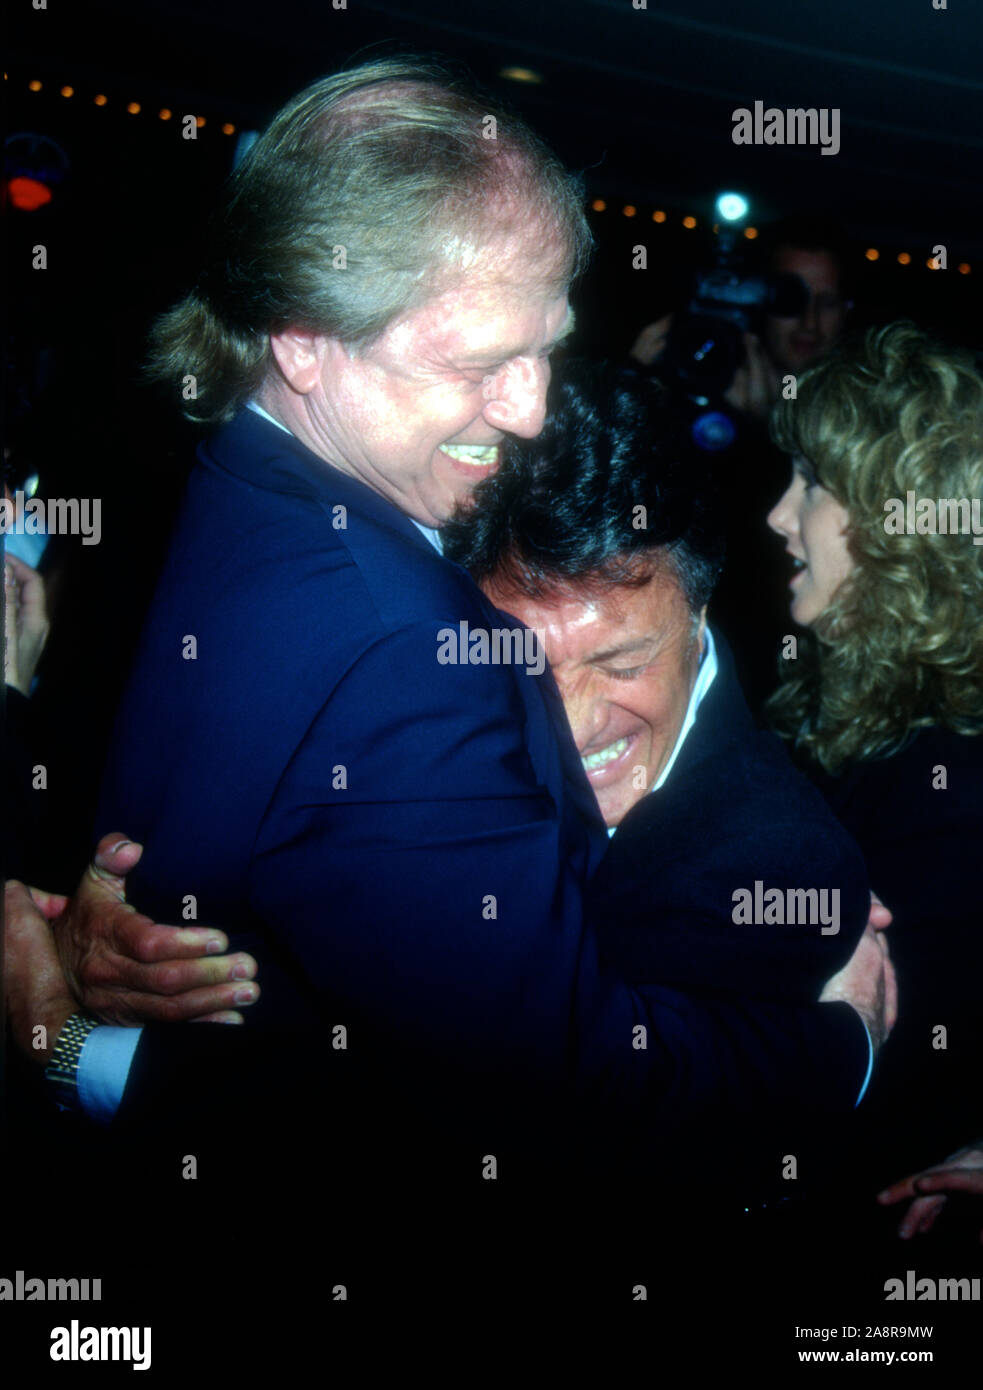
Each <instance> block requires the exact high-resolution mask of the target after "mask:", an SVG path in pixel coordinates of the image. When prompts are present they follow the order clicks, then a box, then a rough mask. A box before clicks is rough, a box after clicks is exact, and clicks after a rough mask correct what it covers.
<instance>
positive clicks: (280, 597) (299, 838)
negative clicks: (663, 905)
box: [99, 412, 866, 1145]
mask: <svg viewBox="0 0 983 1390" xmlns="http://www.w3.org/2000/svg"><path fill="white" fill-rule="evenodd" d="M199 459H200V461H199V465H198V467H197V468H196V469H195V471H194V473H193V474H192V477H191V479H190V483H189V488H188V493H187V497H186V499H185V502H184V505H183V508H182V510H181V514H180V517H179V520H178V524H177V529H176V533H175V536H174V539H173V542H172V546H171V550H170V554H169V558H168V561H167V564H166V567H165V569H164V572H163V575H162V577H161V580H160V584H159V587H158V591H157V594H156V597H155V599H154V602H153V605H152V608H151V611H150V614H149V617H148V620H147V624H146V628H145V630H144V634H143V639H142V642H141V645H140V650H139V654H138V657H137V660H136V666H135V670H134V672H133V675H132V678H131V681H130V684H129V688H128V692H127V695H126V697H125V699H124V703H123V706H122V710H121V714H120V718H119V722H118V727H117V732H116V735H115V738H114V743H113V753H112V756H111V760H110V764H109V767H108V769H107V774H106V779H105V785H104V792H103V797H102V807H101V812H100V818H99V825H100V826H102V827H105V826H109V825H113V826H122V827H125V828H126V831H127V833H129V834H130V835H132V836H133V837H134V838H136V839H139V840H140V841H142V842H143V843H144V844H145V845H146V850H145V854H144V859H143V862H142V863H141V865H140V866H139V870H138V872H137V873H135V874H134V875H133V881H132V897H133V899H134V901H136V902H138V903H139V904H140V905H141V907H142V908H144V909H145V910H147V911H150V912H152V913H153V914H154V915H155V916H157V917H158V919H160V920H165V921H180V920H181V915H182V904H183V902H184V900H185V899H186V897H188V896H189V895H191V896H193V897H194V898H195V900H196V904H197V918H198V920H200V921H202V922H210V923H215V924H217V925H219V926H221V927H223V928H224V929H225V930H227V931H229V933H230V935H231V936H232V939H233V944H234V946H236V947H248V948H249V949H252V950H254V951H255V952H256V954H257V955H258V957H259V960H260V965H261V979H262V980H263V981H264V982H265V984H266V986H267V992H266V996H265V998H266V1004H265V1006H264V1005H263V1004H261V1005H260V1006H257V1016H256V1017H255V1018H251V1019H250V1025H251V1026H253V1027H255V1026H257V1025H259V1024H261V1022H262V1012H261V1010H262V1009H263V1008H264V1007H265V1009H266V1012H267V1015H268V1018H269V1020H270V1021H271V1022H276V1023H281V1022H283V1021H287V1022H289V1023H291V1024H293V1025H296V1024H297V1023H299V1022H303V1021H304V1019H305V1016H306V1017H308V1018H309V1019H311V1020H313V1019H314V1018H320V1019H322V1020H324V1019H326V1020H328V1022H329V1024H330V1025H338V1024H340V1025H344V1026H345V1027H346V1028H347V1029H348V1030H349V1037H350V1039H351V1043H350V1046H351V1047H352V1048H353V1049H361V1051H362V1052H365V1051H367V1050H368V1049H369V1047H370V1045H371V1048H372V1051H373V1053H374V1055H375V1057H376V1059H377V1060H381V1062H382V1064H383V1065H384V1066H388V1068H389V1072H390V1074H391V1075H395V1076H397V1077H399V1078H401V1081H402V1084H403V1086H404V1088H405V1090H406V1092H407V1093H410V1094H413V1095H414V1096H417V1095H420V1094H422V1093H423V1092H424V1091H427V1092H428V1094H429V1092H430V1091H431V1090H432V1091H433V1092H434V1093H435V1095H436V1096H437V1097H438V1098H439V1097H441V1096H442V1097H443V1111H444V1113H445V1114H452V1115H453V1120H454V1123H455V1124H456V1123H458V1121H460V1124H461V1125H462V1127H465V1126H466V1123H467V1119H466V1117H467V1115H468V1113H469V1109H470V1112H472V1117H473V1119H474V1124H475V1131H476V1132H478V1131H482V1132H483V1133H485V1134H488V1133H489V1132H491V1131H493V1130H494V1129H495V1126H494V1124H493V1123H492V1113H493V1110H494V1106H492V1105H491V1104H490V1101H489V1096H490V1094H491V1092H492V1090H494V1089H495V1087H494V1086H493V1083H498V1085H499V1086H500V1089H499V1090H497V1091H496V1095H497V1096H498V1097H499V1098H502V1097H504V1098H505V1100H504V1101H503V1103H504V1104H505V1105H506V1108H507V1109H508V1108H509V1107H511V1109H510V1120H511V1119H513V1118H514V1117H515V1115H516V1113H517V1112H518V1110H519V1109H521V1103H520V1102H521V1098H526V1099H528V1100H529V1102H530V1109H531V1112H532V1113H534V1114H535V1116H536V1117H537V1119H539V1120H541V1121H542V1122H543V1125H545V1124H546V1121H545V1113H546V1112H545V1109H544V1105H543V1098H544V1097H545V1096H551V1095H554V1094H560V1093H561V1092H562V1090H563V1088H564V1086H565V1085H566V1084H567V1083H568V1082H572V1084H573V1085H574V1086H575V1088H576V1090H577V1094H578V1098H581V1099H582V1101H583V1104H584V1105H587V1103H588V1100H589V1099H590V1098H592V1097H598V1096H602V1097H603V1105H604V1106H605V1108H606V1111H607V1108H608V1107H610V1108H611V1113H612V1114H613V1115H614V1116H615V1117H616V1118H615V1121H614V1122H615V1123H620V1124H622V1125H623V1126H624V1129H625V1132H626V1135H627V1136H628V1139H629V1140H630V1142H632V1143H634V1142H636V1141H637V1142H638V1143H641V1144H643V1145H644V1143H645V1140H646V1136H647V1135H648V1134H650V1133H652V1132H653V1131H655V1130H657V1129H658V1128H659V1126H660V1124H661V1122H662V1120H663V1119H664V1118H665V1117H666V1115H667V1113H668V1112H669V1110H670V1109H671V1111H672V1113H673V1115H679V1114H683V1113H685V1111H686V1107H687V1105H688V1104H690V1103H693V1102H696V1101H697V1100H699V1102H700V1103H707V1104H710V1103H712V1102H713V1099H714V1098H715V1097H719V1096H720V1095H724V1094H726V1095H730V1096H732V1097H737V1096H738V1095H739V1096H740V1098H741V1100H742V1101H743V1103H744V1104H746V1105H755V1104H757V1105H765V1106H767V1105H771V1104H776V1103H778V1102H779V1101H780V1098H781V1097H782V1096H785V1095H787V1094H788V1093H789V1092H793V1091H795V1092H797V1091H799V1090H801V1089H803V1088H805V1089H807V1090H809V1091H810V1093H811V1095H812V1098H813V1101H814V1103H815V1104H816V1105H817V1106H820V1107H821V1106H823V1105H824V1104H828V1105H829V1106H831V1107H833V1108H838V1107H848V1106H849V1105H851V1104H852V1102H853V1099H854V1097H855V1094H856V1090H857V1088H858V1085H859V1082H860V1080H861V1078H862V1076H863V1072H864V1069H865V1065H866V1042H865V1039H864V1035H863V1029H862V1027H861V1025H860V1024H859V1021H858V1020H857V1018H856V1016H855V1015H854V1014H853V1012H852V1010H850V1009H849V1008H847V1007H846V1006H833V1007H827V1006H824V1007H822V1008H817V1007H814V1008H806V1009H798V1010H797V1009H790V1008H786V1007H779V1006H776V1007H768V1006H766V1005H761V1006H756V1007H755V1008H754V1009H745V1007H744V1006H743V1005H742V1004H734V1003H731V1002H727V1003H723V1004H720V1003H717V1002H710V1003H697V1002H694V1001H691V1000H688V999H686V998H684V997H682V996H680V995H679V994H678V992H674V991H672V990H667V989H664V988H661V987H654V988H651V989H649V988H642V989H633V988H631V987H630V986H629V985H628V984H627V983H626V981H625V980H624V979H623V978H622V977H620V976H619V975H618V974H617V973H616V972H615V971H612V970H602V969H601V967H600V965H599V962H598V958H597V947H596V939H595V937H594V934H593V932H592V931H590V930H588V929H587V928H586V927H585V923H584V918H583V910H582V909H583V903H582V890H583V885H584V883H585V881H586V879H587V877H588V875H589V873H590V871H591V869H592V867H593V866H594V864H595V863H596V862H597V859H598V857H599V854H600V852H602V851H603V848H604V838H603V832H602V827H601V825H600V821H599V818H598V816H597V812H596V808H594V805H593V798H592V794H591V792H590V789H589V787H588V785H587V782H586V780H585V778H584V777H583V773H582V770H581V768H580V764H579V759H578V757H577V755H576V749H575V748H574V746H573V742H572V739H571V738H570V735H569V730H568V728H567V727H566V723H565V719H564V717H563V713H562V706H561V705H560V702H559V698H558V696H557V694H556V689H555V686H554V684H553V682H552V678H551V677H550V676H549V674H548V673H547V674H546V675H545V676H544V677H542V678H539V679H536V678H533V677H531V676H529V675H528V674H527V673H526V671H525V670H524V668H521V667H514V666H508V665H499V666H493V665H489V666H481V665H465V664H458V665H441V664H439V663H438V661H437V650H438V645H439V640H440V638H439V634H440V633H441V630H442V629H445V628H448V627H450V628H456V627H457V625H458V624H459V623H460V622H462V621H466V622H467V623H469V625H470V627H471V628H472V629H474V628H476V627H478V628H488V627H503V626H506V625H508V624H510V622H511V620H507V619H505V618H504V617H503V616H502V615H501V614H499V613H497V612H496V610H494V609H493V608H492V607H491V606H490V605H489V603H488V602H487V601H486V600H485V598H484V597H483V595H482V594H481V593H480V592H479V591H478V589H477V588H476V587H475V585H474V584H473V583H472V581H471V580H470V578H469V577H468V576H467V575H466V574H465V573H464V572H463V571H462V570H460V569H459V568H457V567H456V566H454V565H452V564H450V563H448V562H447V561H445V560H443V559H442V558H441V557H440V556H438V555H437V554H436V552H435V551H434V550H433V548H432V547H431V546H430V545H429V544H428V542H427V541H426V540H425V538H424V537H423V536H421V534H420V533H419V531H418V530H417V529H416V527H415V526H414V525H413V524H412V523H411V522H410V521H409V520H408V519H407V518H406V517H405V516H404V515H402V514H401V513H400V512H399V511H398V510H397V509H396V508H395V507H393V506H392V505H391V504H389V503H388V502H386V501H384V500H383V499H382V498H380V497H379V496H378V495H376V494H375V493H374V492H372V491H371V490H369V489H368V488H366V487H365V486H363V485H362V484H360V483H359V482H357V481H355V480H353V479H351V478H349V477H347V476H345V475H343V474H341V473H339V472H337V471H336V470H334V469H333V468H331V467H329V466H327V465H326V464H324V463H323V462H322V461H320V460H319V459H317V458H316V457H315V456H314V455H313V454H311V453H310V452H309V451H308V450H307V449H306V448H305V447H304V446H303V445H301V444H300V443H299V441H297V440H295V439H294V438H292V437H291V436H289V435H287V434H286V433H284V432H283V431H281V430H279V429H278V428H276V427H275V426H274V425H272V424H270V423H269V422H267V421H264V420H263V419H261V418H259V417H257V416H256V415H255V414H253V413H251V412H243V413H242V414H240V415H239V416H238V417H237V418H236V419H235V420H234V421H233V422H232V423H231V424H230V425H228V426H227V427H225V428H224V429H222V430H221V431H220V432H219V433H218V435H217V436H216V437H215V438H214V439H213V440H212V441H211V442H210V443H209V444H207V445H206V446H204V447H203V448H202V449H201V450H200V453H199ZM192 638H193V639H194V643H193V644H192V642H191V640H190V639H192ZM193 649H196V655H195V659H193V660H191V659H186V657H187V656H188V655H190V653H191V651H192V650H193ZM639 1024H642V1025H644V1026H646V1027H647V1029H648V1033H649V1036H650V1038H651V1043H650V1046H649V1047H648V1049H647V1050H639V1049H638V1047H637V1046H636V1045H634V1044H635V1040H636V1038H637V1034H636V1033H635V1031H634V1030H635V1028H636V1026H637V1025H639ZM195 1031H196V1032H197V1034H198V1035H199V1037H196V1040H195V1043H194V1047H196V1048H201V1049H202V1058H203V1066H202V1070H205V1071H207V1069H208V1068H207V1066H206V1065H205V1062H206V1049H207V1047H208V1046H209V1044H208V1034H209V1033H210V1032H212V1031H213V1030H207V1029H206V1030H201V1029H199V1030H195ZM166 1036H167V1035H166V1032H165V1033H164V1034H161V1032H160V1031H159V1030H157V1031H155V1032H150V1033H148V1034H147V1035H146V1037H145V1038H144V1040H143V1041H142V1042H141V1045H140V1049H139V1050H138V1054H137V1062H138V1066H137V1067H136V1069H135V1073H134V1075H135V1076H138V1075H139V1074H140V1073H141V1068H144V1074H145V1075H151V1074H154V1070H155V1069H154V1067H153V1066H149V1065H148V1066H147V1067H144V1064H145V1063H147V1061H148V1054H149V1053H150V1052H152V1051H153V1049H155V1048H160V1047H163V1048H164V1049H165V1051H166V1047H167V1042H166ZM714 1039H719V1040H720V1046H717V1047H715V1046H713V1045H712V1044H713V1040H714ZM708 1040H709V1043H708ZM226 1045H229V1046H231V1042H229V1043H227V1044H226ZM321 1045H323V1035H322V1039H321ZM290 1056H291V1053H290V1051H289V1050H287V1052H286V1053H285V1054H284V1058H285V1060H284V1062H283V1066H284V1067H289V1066H290ZM216 1066H218V1067H219V1071H218V1072H217V1073H213V1074H212V1084H211V1086H210V1087H205V1088H204V1090H202V1089H201V1088H200V1087H199V1088H198V1091H197V1094H198V1095H199V1097H200V1098H201V1101H202V1103H203V1104H208V1103H209V1102H210V1103H211V1104H212V1105H215V1104H217V1103H219V1102H220V1099H221V1098H223V1097H227V1096H229V1095H231V1094H232V1090H233V1089H234V1087H232V1086H231V1085H229V1084H224V1083H223V1084H221V1085H220V1084H218V1082H217V1080H216V1079H215V1077H216V1076H217V1075H219V1074H224V1073H223V1070H222V1064H221V1063H220V1062H219V1063H216ZM225 1070H227V1069H225ZM156 1074H159V1068H158V1069H157V1073H156ZM243 1084H244V1085H246V1086H248V1077H247V1078H245V1079H244V1080H243ZM437 1104H438V1109H439V1108H440V1104H441V1103H440V1101H439V1099H438V1102H437ZM126 1109H127V1107H124V1111H126ZM139 1109H140V1107H139V1103H138V1102H137V1103H136V1104H135V1105H134V1106H133V1107H131V1113H133V1112H134V1111H135V1112H139ZM517 1123H519V1124H520V1126H521V1125H522V1123H523V1122H522V1121H521V1120H519V1121H517Z"/></svg>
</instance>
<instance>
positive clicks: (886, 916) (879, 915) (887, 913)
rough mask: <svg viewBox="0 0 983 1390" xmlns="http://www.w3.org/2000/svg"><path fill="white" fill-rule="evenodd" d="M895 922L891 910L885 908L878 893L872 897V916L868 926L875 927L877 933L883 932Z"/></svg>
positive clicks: (868, 919) (872, 894)
mask: <svg viewBox="0 0 983 1390" xmlns="http://www.w3.org/2000/svg"><path fill="white" fill-rule="evenodd" d="M893 921H894V915H893V913H892V912H891V910H890V908H887V907H885V906H884V904H883V903H882V902H881V900H880V898H879V897H878V896H877V894H876V893H871V895H870V916H869V917H868V918H867V925H868V926H869V927H873V928H874V930H875V931H883V930H884V929H885V927H889V926H890V925H891V923H892V922H893Z"/></svg>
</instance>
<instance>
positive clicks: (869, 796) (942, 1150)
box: [818, 728, 983, 1183]
mask: <svg viewBox="0 0 983 1390" xmlns="http://www.w3.org/2000/svg"><path fill="white" fill-rule="evenodd" d="M943 774H944V778H945V783H944V785H943V784H942V777H943ZM818 780H819V785H820V786H821V787H822V789H823V790H824V792H825V793H826V795H827V796H828V798H829V802H830V805H831V806H832V808H833V809H834V810H835V811H836V814H837V815H838V816H839V817H840V818H841V820H842V821H843V824H844V825H845V826H846V827H847V828H848V830H849V831H850V832H851V834H853V835H854V836H856V839H857V842H858V844H859V845H860V846H861V848H862V850H863V852H864V856H865V858H866V860H867V868H868V871H869V873H870V882H871V887H872V888H873V889H874V890H875V892H877V893H878V894H879V895H880V897H881V898H883V900H884V902H885V903H886V904H887V905H888V907H889V908H890V909H891V911H892V912H893V914H894V921H893V923H892V924H891V928H890V932H889V937H888V939H889V941H890V945H891V955H892V958H893V960H894V964H895V969H896V971H897V975H898V993H899V1018H898V1024H897V1027H896V1028H895V1030H894V1032H893V1033H892V1035H891V1037H890V1038H889V1039H888V1041H887V1043H886V1044H885V1047H884V1051H883V1053H882V1054H881V1057H880V1058H879V1060H878V1067H877V1071H876V1073H875V1076H874V1082H873V1084H872V1086H871V1094H870V1099H869V1104H866V1105H865V1106H864V1107H863V1111H864V1113H863V1115H862V1116H858V1119H859V1120H860V1121H861V1126H862V1130H863V1147H864V1150H865V1152H867V1153H868V1155H869V1157H870V1158H871V1160H872V1161H873V1162H875V1163H876V1164H877V1165H879V1167H878V1171H877V1172H875V1173H874V1174H873V1176H872V1181H873V1182H874V1183H881V1182H884V1183H887V1182H888V1181H893V1180H894V1179H895V1178H899V1177H902V1176H903V1175H904V1174H905V1173H907V1172H910V1171H912V1169H913V1168H916V1167H920V1166H923V1165H924V1164H927V1163H936V1162H938V1161H939V1160H941V1159H942V1158H944V1157H945V1155H946V1154H947V1153H950V1152H951V1151H952V1150H953V1149H955V1148H958V1147H961V1146H962V1145H963V1144H967V1143H969V1142H970V1141H971V1140H973V1139H975V1138H977V1137H978V1135H979V1134H980V1132H981V1130H983V1115H981V1106H980V1095H979V1092H980V1069H981V1066H983V1015H981V1009H980V980H981V978H983V903H981V897H980V889H979V875H978V870H977V865H978V861H979V858H980V852H981V847H983V736H979V735H978V736H977V737H975V738H974V737H970V736H967V735H960V734H955V733H951V732H949V731H948V730H945V729H937V728H927V729H920V730H919V731H918V732H917V733H916V734H915V735H914V737H912V738H911V739H910V740H909V741H908V743H907V744H906V746H905V747H904V748H903V749H901V750H900V751H899V752H898V753H895V754H894V756H893V757H890V758H881V759H877V760H876V761H873V762H867V763H861V764H856V765H854V766H853V767H851V768H849V769H847V770H846V771H845V772H844V773H843V774H842V775H841V776H840V777H835V778H828V777H822V778H819V779H818ZM939 1025H942V1026H943V1027H945V1029H946V1036H945V1044H946V1045H945V1047H944V1048H943V1047H940V1046H938V1045H937V1044H938V1041H939V1039H940V1035H939V1034H937V1033H936V1029H937V1028H938V1027H939ZM895 1169H896V1170H897V1171H895Z"/></svg>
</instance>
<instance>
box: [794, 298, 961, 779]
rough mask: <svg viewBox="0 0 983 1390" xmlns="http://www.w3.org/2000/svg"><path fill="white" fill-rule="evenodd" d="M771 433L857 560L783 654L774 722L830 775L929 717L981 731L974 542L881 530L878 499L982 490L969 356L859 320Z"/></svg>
mask: <svg viewBox="0 0 983 1390" xmlns="http://www.w3.org/2000/svg"><path fill="white" fill-rule="evenodd" d="M771 430H772V438H773V439H774V440H775V442H776V444H777V445H778V446H779V448H781V449H783V450H785V451H786V452H788V453H790V454H798V455H801V456H802V457H804V458H805V459H807V460H808V461H809V462H810V463H811V464H812V467H813V469H814V470H815V473H816V476H817V480H818V482H819V484H820V485H821V486H822V487H824V488H825V489H826V490H827V492H829V493H831V494H832V496H833V497H834V498H835V499H836V500H837V501H838V502H839V503H840V505H841V506H843V507H844V508H845V509H846V511H847V513H848V515H849V518H850V519H849V523H848V526H847V530H846V538H847V544H848V547H849V551H850V554H851V556H852V558H853V560H854V562H855V569H854V570H853V572H852V574H851V575H850V577H849V579H847V580H846V581H845V582H844V583H843V584H841V585H840V587H839V588H838V589H837V591H836V594H835V595H834V597H833V600H832V602H831V603H830V605H829V607H828V608H827V609H826V611H825V612H824V613H823V614H822V615H821V617H820V618H818V619H817V620H816V622H815V624H814V625H813V628H812V630H811V631H809V632H807V633H806V634H805V635H804V637H803V639H802V640H801V641H800V642H799V655H798V659H797V660H796V661H794V662H788V661H784V662H782V668H783V670H782V683H781V685H780V686H779V688H778V690H777V691H776V692H775V694H774V695H773V696H772V697H771V699H770V701H769V702H768V706H767V710H768V714H769V717H770V719H771V722H772V724H773V726H774V728H775V729H776V731H777V732H778V733H779V734H781V736H782V737H783V738H785V739H787V740H788V741H789V742H790V743H791V744H792V746H793V749H794V751H795V753H796V754H797V755H799V756H801V757H802V758H803V759H804V760H807V761H809V760H811V761H812V762H814V763H818V764H819V766H820V767H822V768H823V769H825V770H826V771H827V772H831V773H836V772H839V771H840V770H842V768H843V767H844V766H845V765H846V764H848V763H854V762H863V761H867V760H869V759H873V758H878V757H888V756H890V755H891V754H892V753H894V752H896V751H897V750H898V749H899V748H900V747H901V746H902V745H903V744H904V743H905V741H906V740H907V739H908V737H909V736H910V735H911V734H912V733H913V731H914V730H916V729H919V728H922V727H924V726H927V725H939V726H941V727H944V728H947V729H951V730H954V731H956V732H958V733H962V734H979V733H983V545H976V544H974V537H973V536H972V535H967V534H916V535H907V534H899V535H896V534H891V532H890V531H889V530H888V528H887V525H886V520H887V519H888V518H889V508H890V507H891V502H890V499H900V500H901V502H902V503H904V502H905V501H906V499H907V494H908V493H909V492H913V493H914V494H915V496H916V497H917V498H919V499H922V498H930V499H932V500H933V501H937V500H938V499H941V498H957V499H967V501H969V502H971V501H972V499H974V498H979V497H980V496H981V494H983V378H981V376H980V373H979V372H978V371H977V370H976V369H975V367H974V364H973V360H972V357H971V355H970V354H968V353H963V352H959V351H954V350H951V349H948V348H944V347H941V346H939V345H938V344H937V343H935V342H934V341H933V340H932V339H931V338H930V337H929V336H928V335H927V334H925V333H924V332H922V331H921V330H920V329H919V328H917V327H916V326H915V325H914V324H912V323H892V324H889V325H887V327H884V328H877V329H870V330H868V331H867V333H866V334H865V335H864V336H863V338H862V339H860V340H856V341H854V343H853V344H844V345H842V346H841V347H839V348H838V349H836V350H835V351H834V352H833V353H832V354H831V355H830V356H829V357H828V358H826V359H824V360H823V361H822V362H820V363H818V364H817V365H816V366H814V367H811V368H809V369H808V370H807V371H805V372H803V373H802V376H801V377H800V378H799V380H798V383H797V399H796V400H794V401H784V400H783V401H782V402H780V404H779V405H778V406H777V407H776V409H775V412H774V414H773V417H772V422H771ZM893 510H894V511H897V504H895V505H894V509H893ZM906 529H907V528H905V530H906Z"/></svg>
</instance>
